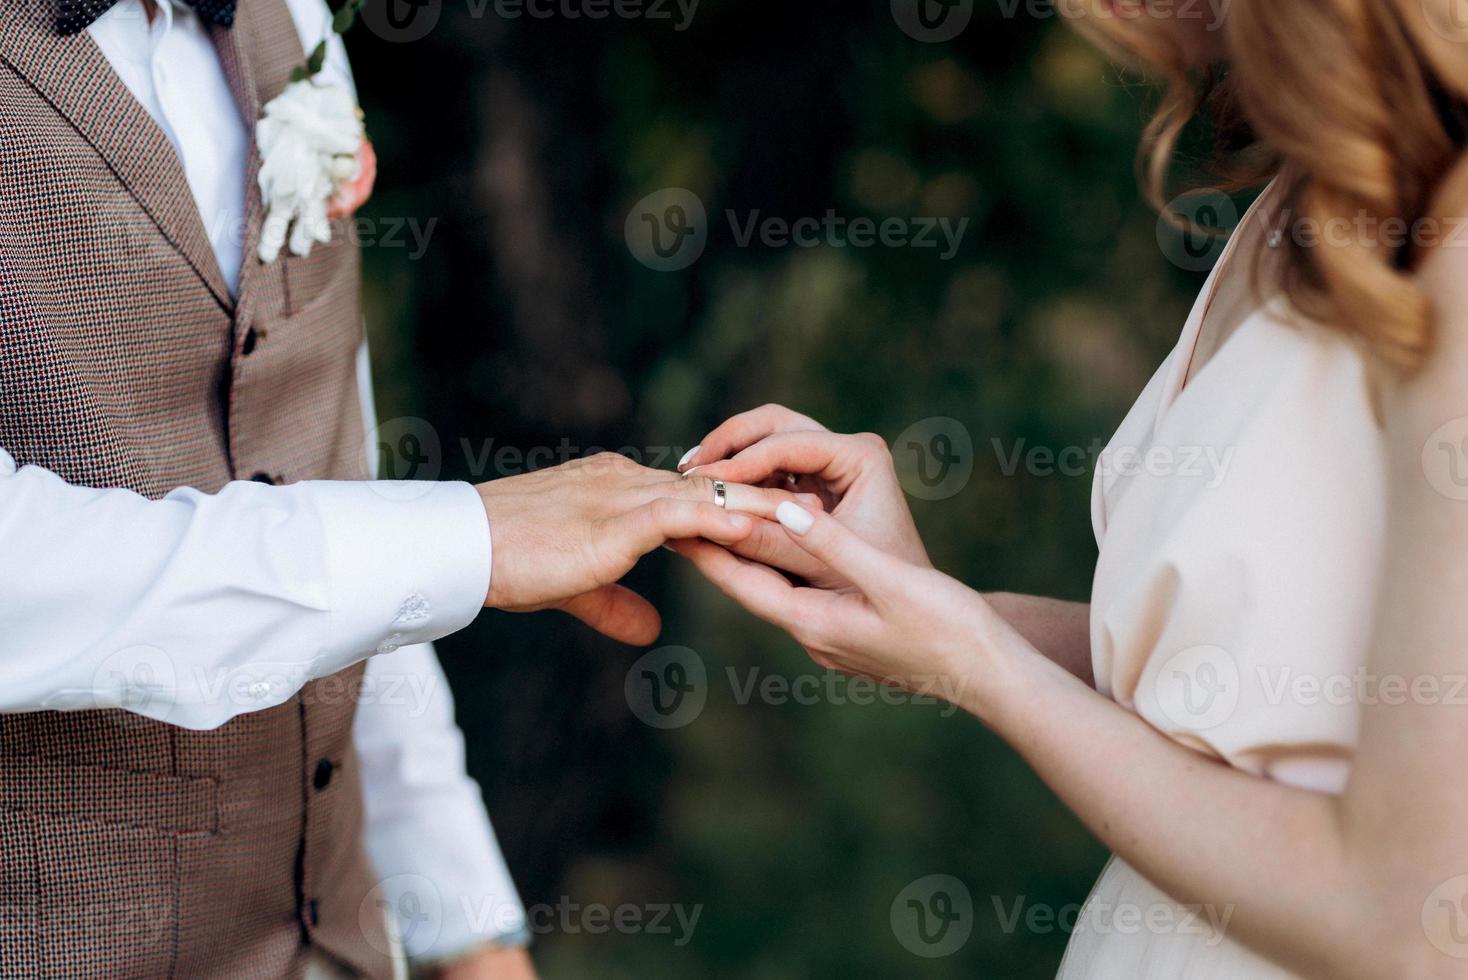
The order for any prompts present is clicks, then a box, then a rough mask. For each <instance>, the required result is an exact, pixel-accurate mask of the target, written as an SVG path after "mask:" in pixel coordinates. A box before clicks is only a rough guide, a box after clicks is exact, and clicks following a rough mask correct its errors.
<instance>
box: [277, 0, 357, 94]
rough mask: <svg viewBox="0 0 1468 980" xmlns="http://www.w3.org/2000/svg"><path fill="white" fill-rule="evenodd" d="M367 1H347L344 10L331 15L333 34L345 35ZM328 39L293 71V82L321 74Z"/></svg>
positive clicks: (323, 40) (322, 40)
mask: <svg viewBox="0 0 1468 980" xmlns="http://www.w3.org/2000/svg"><path fill="white" fill-rule="evenodd" d="M366 2H367V0H347V2H346V3H344V4H342V8H341V9H340V10H338V11H337V12H336V13H334V14H332V15H331V30H332V33H333V34H345V33H346V32H347V31H348V30H350V29H351V27H352V25H353V24H355V23H356V22H357V14H358V13H359V12H360V11H361V10H362V6H363V4H365V3H366ZM326 41H327V39H326V38H324V37H323V38H322V39H321V40H320V41H318V42H317V44H316V47H314V48H312V49H311V53H310V54H309V55H307V56H306V63H305V64H304V65H296V67H294V68H292V69H291V81H292V82H304V81H306V79H308V78H314V77H315V76H316V75H318V74H320V72H321V68H322V66H324V65H325V64H326Z"/></svg>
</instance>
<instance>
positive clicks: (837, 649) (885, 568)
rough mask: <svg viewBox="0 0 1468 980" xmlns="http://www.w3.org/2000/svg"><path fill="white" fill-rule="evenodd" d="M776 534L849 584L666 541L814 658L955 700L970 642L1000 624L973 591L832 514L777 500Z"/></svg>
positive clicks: (981, 642) (970, 669)
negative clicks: (804, 578)
mask: <svg viewBox="0 0 1468 980" xmlns="http://www.w3.org/2000/svg"><path fill="white" fill-rule="evenodd" d="M776 517H777V519H778V521H779V526H778V527H776V533H779V534H782V535H784V536H785V537H786V540H787V541H788V542H789V544H790V546H791V547H793V548H795V549H797V550H799V551H801V552H802V553H804V554H805V555H807V556H808V557H809V558H810V559H811V560H813V561H814V562H816V563H818V564H820V565H822V566H826V567H828V568H830V569H831V570H832V571H833V572H834V573H835V574H836V575H838V576H840V577H841V578H842V579H844V580H845V581H847V582H849V583H850V586H849V587H848V588H846V589H843V590H831V589H821V588H809V587H802V586H796V585H792V584H791V583H790V582H789V581H788V580H787V579H786V578H785V577H784V576H783V575H780V574H779V573H777V572H775V571H773V570H772V569H770V568H768V567H766V566H764V565H762V564H758V563H756V562H752V561H748V560H746V559H744V558H741V557H739V556H737V555H735V554H732V553H731V552H730V551H729V550H728V549H726V548H724V547H720V546H719V545H716V544H712V543H710V542H707V541H680V542H677V543H676V544H675V545H674V547H675V548H676V549H677V550H678V551H679V553H681V554H682V555H684V556H685V557H687V558H689V559H690V560H691V561H692V562H693V563H694V565H696V566H697V567H698V569H699V571H701V572H702V573H703V574H704V575H705V576H707V577H708V579H709V580H710V581H712V582H713V583H714V584H715V585H716V586H718V588H719V589H720V590H722V591H723V592H724V593H725V594H727V595H728V596H730V597H731V598H733V599H734V600H735V601H736V602H738V603H739V604H740V605H742V606H744V607H745V608H746V609H748V610H749V611H750V612H752V613H754V614H755V615H756V616H758V617H760V618H761V619H764V620H766V621H767V622H770V623H773V624H774V625H776V626H778V627H780V628H781V629H783V630H785V631H786V632H788V633H789V634H790V635H791V636H793V637H795V639H796V641H797V642H798V643H800V645H801V646H803V647H804V648H805V649H806V651H807V652H808V653H809V654H810V656H811V659H813V660H814V661H815V662H816V663H817V664H818V665H820V666H821V667H824V668H826V669H833V670H840V671H843V672H845V673H848V674H856V675H860V676H863V677H868V678H871V679H873V680H876V681H879V682H881V683H885V684H891V685H895V686H899V687H903V688H906V689H908V690H911V691H915V692H918V693H922V694H932V695H936V696H939V697H943V698H945V699H947V700H949V701H953V702H955V703H958V702H959V701H960V696H961V695H962V694H963V686H964V685H965V684H966V683H967V681H968V679H969V678H971V677H972V676H974V674H975V670H976V665H975V663H974V651H975V649H985V648H986V647H987V645H988V644H987V638H988V637H991V636H993V635H995V631H996V630H1000V629H1003V628H1004V627H1003V622H1002V620H1001V619H1000V618H999V617H998V615H997V614H995V613H994V611H993V610H992V609H991V608H990V606H989V604H988V603H987V602H986V601H985V600H984V598H983V597H982V596H981V595H979V593H977V592H975V591H974V590H972V589H970V588H968V587H967V586H965V585H964V584H963V583H961V582H958V581H956V580H955V579H952V578H950V577H949V576H947V575H944V574H943V573H941V572H939V571H937V570H935V569H933V568H932V567H931V566H929V565H927V564H916V563H914V562H911V561H908V560H907V559H905V558H902V557H899V556H897V555H894V554H891V553H890V552H887V551H884V550H882V549H881V548H879V547H877V546H875V545H873V544H871V543H868V542H867V541H865V540H863V538H862V537H861V535H859V534H858V533H857V532H856V531H854V530H852V529H851V528H850V527H848V526H847V525H846V524H844V523H843V522H842V521H841V520H840V519H838V518H837V517H835V516H833V515H827V514H824V513H819V512H815V511H812V510H807V509H805V508H802V507H800V506H799V505H797V504H794V503H788V502H787V503H782V504H780V505H779V506H778V508H777V509H776Z"/></svg>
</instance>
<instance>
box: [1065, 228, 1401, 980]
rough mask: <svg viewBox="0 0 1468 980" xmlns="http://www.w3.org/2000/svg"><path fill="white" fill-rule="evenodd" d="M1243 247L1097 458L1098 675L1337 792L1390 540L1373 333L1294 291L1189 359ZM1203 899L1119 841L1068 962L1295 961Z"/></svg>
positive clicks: (1293, 777)
mask: <svg viewBox="0 0 1468 980" xmlns="http://www.w3.org/2000/svg"><path fill="white" fill-rule="evenodd" d="M1232 250H1233V246H1232V243H1231V245H1230V249H1229V252H1226V253H1225V254H1224V256H1223V257H1222V259H1221V260H1220V262H1219V263H1218V265H1217V267H1216V268H1215V269H1214V273H1213V277H1211V278H1210V279H1209V282H1208V284H1207V285H1206V286H1205V287H1204V289H1203V292H1202V294H1201V295H1200V297H1199V299H1198V302H1197V304H1196V305H1195V307H1194V309H1193V312H1192V315H1191V316H1190V318H1189V321H1188V323H1187V325H1186V327H1185V328H1184V330H1183V333H1182V337H1181V339H1180V340H1179V341H1178V345H1177V347H1176V348H1175V349H1174V350H1173V352H1172V354H1171V355H1170V356H1169V357H1168V358H1167V360H1166V361H1165V362H1164V363H1163V365H1162V367H1161V368H1160V369H1159V370H1158V372H1157V374H1156V375H1155V376H1154V377H1153V378H1152V380H1151V382H1150V383H1149V384H1148V385H1147V387H1146V389H1145V390H1144V391H1143V392H1142V395H1141V398H1140V399H1139V400H1138V401H1137V403H1136V405H1135V406H1134V407H1133V408H1132V410H1131V412H1130V413H1129V414H1128V415H1127V417H1126V419H1125V420H1124V421H1123V422H1122V424H1121V427H1120V429H1119V430H1118V431H1117V433H1116V435H1115V437H1114V438H1113V439H1112V442H1111V445H1110V447H1109V448H1108V450H1107V453H1106V454H1105V456H1104V457H1103V459H1102V462H1101V464H1100V465H1099V467H1098V472H1097V475H1096V481H1095V487H1094V493H1093V519H1094V523H1095V530H1096V537H1097V540H1098V541H1099V544H1100V549H1101V553H1100V558H1099V560H1098V564H1097V568H1096V578H1095V584H1094V588H1093V592H1092V597H1091V643H1092V659H1093V664H1094V667H1095V672H1096V681H1097V687H1098V688H1099V689H1100V691H1101V692H1102V693H1103V694H1106V695H1109V696H1110V697H1112V698H1114V699H1115V700H1116V701H1117V702H1118V703H1120V704H1121V705H1123V706H1125V707H1126V708H1128V709H1130V710H1133V711H1135V712H1137V713H1138V714H1139V715H1140V716H1141V717H1142V718H1144V719H1146V720H1147V721H1148V722H1149V723H1150V724H1152V725H1153V726H1155V727H1156V728H1157V729H1158V730H1159V731H1161V732H1163V733H1165V734H1166V735H1168V736H1169V737H1171V738H1174V739H1176V740H1177V741H1179V742H1181V743H1183V744H1184V745H1187V746H1189V747H1191V748H1193V749H1196V750H1197V751H1199V752H1201V753H1204V754H1206V755H1208V756H1209V757H1211V758H1215V759H1221V760H1223V761H1225V762H1227V763H1228V764H1229V765H1231V766H1235V767H1237V768H1239V769H1242V770H1244V771H1246V772H1249V773H1253V774H1255V775H1258V776H1261V777H1263V778H1265V779H1271V780H1275V781H1277V782H1280V783H1287V784H1290V785H1294V786H1299V787H1303V788H1308V789H1311V790H1319V791H1324V792H1331V793H1339V792H1340V791H1341V789H1342V788H1343V787H1344V785H1345V782H1346V778H1347V775H1348V773H1349V770H1350V765H1351V759H1352V756H1353V754H1354V751H1355V746H1356V740H1357V732H1358V726H1359V712H1360V709H1359V700H1358V698H1357V697H1356V692H1357V691H1359V690H1361V689H1362V688H1361V687H1360V686H1359V685H1360V684H1361V683H1363V680H1362V676H1361V675H1362V672H1363V671H1364V664H1365V657H1366V641H1367V636H1368V634H1369V630H1370V627H1371V620H1372V609H1373V604H1374V601H1375V598H1374V597H1375V592H1376V577H1377V574H1378V573H1377V567H1378V562H1379V557H1380V552H1381V545H1382V532H1383V525H1384V518H1385V485H1384V484H1385V463H1384V454H1383V449H1382V443H1381V437H1380V434H1379V431H1378V427H1377V425H1376V422H1375V420H1374V416H1373V413H1372V410H1371V405H1370V402H1369V397H1368V390H1367V384H1366V379H1365V369H1364V363H1363V361H1362V358H1361V356H1360V355H1359V353H1358V352H1357V351H1356V350H1355V349H1354V348H1353V347H1352V346H1351V345H1349V344H1348V343H1347V342H1346V341H1344V340H1343V339H1341V338H1340V336H1339V335H1337V334H1334V333H1331V332H1328V331H1325V330H1322V329H1320V328H1318V327H1308V326H1299V325H1296V324H1294V323H1291V322H1287V318H1286V312H1287V311H1286V310H1285V308H1284V307H1283V306H1282V305H1281V303H1280V302H1279V301H1271V302H1268V303H1265V304H1264V306H1263V307H1262V308H1259V309H1256V310H1255V311H1254V312H1253V313H1252V315H1250V316H1249V318H1248V319H1247V320H1245V321H1244V322H1243V323H1242V325H1241V326H1239V327H1238V328H1237V330H1236V331H1235V332H1234V333H1233V335H1232V336H1231V337H1229V338H1228V339H1227V341H1226V342H1225V343H1224V345H1223V346H1222V347H1221V348H1220V349H1219V350H1218V351H1217V353H1216V354H1214V355H1213V357H1212V358H1210V359H1209V360H1208V361H1207V363H1206V364H1203V365H1202V366H1201V368H1199V369H1198V370H1197V372H1196V373H1195V374H1194V375H1193V376H1192V377H1189V376H1188V375H1189V367H1190V362H1191V361H1192V359H1193V353H1194V349H1195V346H1196V344H1197V341H1198V336H1199V328H1200V326H1201V325H1202V323H1203V320H1204V316H1205V313H1206V311H1207V308H1208V306H1209V303H1210V302H1211V299H1212V297H1213V295H1214V293H1215V289H1216V286H1217V281H1218V277H1219V276H1220V275H1247V269H1246V268H1245V266H1244V264H1243V263H1235V264H1234V265H1233V266H1231V265H1230V261H1229V260H1230V258H1231V255H1230V254H1229V253H1230V252H1231V251H1232ZM1128 453H1132V454H1133V455H1132V456H1131V457H1128V455H1127V454H1128ZM1115 764H1116V765H1117V766H1119V767H1122V766H1126V765H1127V764H1128V762H1127V760H1126V759H1117V760H1115ZM1189 911H1190V910H1187V909H1183V908H1181V907H1179V906H1177V905H1176V904H1175V903H1173V902H1172V900H1171V899H1169V898H1167V897H1166V896H1165V895H1163V894H1162V893H1161V892H1160V891H1158V890H1157V889H1156V888H1154V887H1153V886H1152V885H1151V884H1150V883H1149V882H1148V881H1146V880H1145V879H1144V878H1142V877H1141V875H1139V874H1138V873H1137V872H1136V871H1134V870H1133V869H1132V868H1131V867H1129V866H1128V865H1127V864H1126V863H1125V862H1123V861H1121V860H1120V859H1119V858H1114V859H1113V860H1112V861H1111V863H1110V864H1109V865H1107V867H1106V870H1105V871H1104V872H1103V873H1102V875H1101V878H1100V880H1099V881H1098V882H1097V883H1096V886H1095V889H1094V890H1093V892H1092V894H1091V896H1090V898H1089V899H1088V900H1087V903H1086V906H1085V909H1084V910H1083V911H1082V913H1081V916H1080V919H1079V921H1078V923H1077V926H1076V928H1075V930H1074V931H1073V933H1072V937H1071V941H1070V945H1069V947H1068V949H1067V951H1066V957H1065V961H1064V963H1063V965H1062V967H1061V970H1060V976H1061V977H1062V978H1064V980H1077V978H1087V980H1161V978H1166V980H1174V978H1187V980H1210V978H1220V980H1221V978H1240V977H1242V978H1259V977H1269V978H1275V977H1286V976H1289V974H1288V973H1286V972H1285V971H1284V970H1282V969H1280V968H1279V967H1276V966H1274V965H1272V964H1270V963H1268V962H1267V961H1265V960H1263V959H1262V958H1260V957H1258V956H1256V955H1254V954H1253V953H1251V952H1250V951H1248V950H1246V949H1244V948H1243V947H1242V946H1240V945H1238V944H1237V943H1236V942H1234V941H1233V940H1232V939H1231V938H1229V937H1228V935H1227V929H1224V930H1223V934H1222V935H1221V936H1220V935H1218V934H1216V933H1214V932H1212V931H1211V930H1210V928H1209V927H1208V922H1209V918H1208V915H1207V912H1208V910H1203V909H1200V910H1198V912H1199V916H1198V918H1197V919H1193V920H1191V921H1187V920H1189V916H1188V914H1187V913H1188V912H1189ZM1212 912H1213V918H1214V921H1220V920H1221V918H1222V916H1224V915H1226V914H1227V909H1226V907H1219V908H1215V909H1213V910H1212ZM1149 916H1150V918H1149Z"/></svg>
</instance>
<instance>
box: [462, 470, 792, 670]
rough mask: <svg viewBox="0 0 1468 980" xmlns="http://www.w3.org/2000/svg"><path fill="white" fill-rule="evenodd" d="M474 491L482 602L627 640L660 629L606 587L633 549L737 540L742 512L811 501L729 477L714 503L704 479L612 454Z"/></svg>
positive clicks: (635, 598)
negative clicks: (484, 545) (485, 523)
mask: <svg viewBox="0 0 1468 980" xmlns="http://www.w3.org/2000/svg"><path fill="white" fill-rule="evenodd" d="M478 489H479V494H480V497H481V499H483V501H484V509H485V512H486V513H487V514H488V515H489V522H490V531H491V535H492V546H493V570H492V572H491V574H490V585H489V594H488V596H486V598H485V605H486V606H490V607H493V608H496V609H506V610H511V611H515V612H532V611H535V610H539V609H553V608H554V609H563V610H565V611H566V612H568V613H570V614H571V615H573V616H575V617H576V618H578V619H580V620H582V621H583V622H585V623H587V624H588V625H590V626H592V627H593V628H595V629H597V630H599V631H601V632H602V633H605V634H606V635H608V636H610V637H612V638H613V639H617V640H621V641H622V642H624V643H632V644H647V643H651V642H652V641H653V640H655V639H657V635H658V632H659V631H660V629H661V621H660V619H659V617H658V614H657V610H655V609H654V608H653V607H652V605H651V604H650V603H648V602H647V600H646V599H643V598H642V597H641V596H639V595H637V594H636V593H634V592H632V591H630V590H629V589H626V588H623V587H622V586H619V585H616V584H615V583H616V582H617V580H618V579H620V578H622V576H624V575H626V574H627V573H628V572H629V571H631V569H632V567H633V566H634V565H635V564H636V563H637V560H638V559H639V558H641V557H642V556H643V555H645V554H647V553H648V552H649V551H652V550H653V549H654V548H657V547H659V546H661V545H663V544H665V543H666V542H668V541H671V540H678V539H681V538H706V539H708V540H710V541H716V542H718V543H720V544H723V545H726V546H728V545H734V544H737V543H738V542H739V541H741V540H743V539H744V538H746V537H748V536H749V535H750V534H751V533H752V532H753V530H754V524H755V522H754V521H753V520H751V518H750V516H746V515H753V516H755V517H763V518H767V519H773V517H774V514H775V508H776V507H778V506H779V504H780V503H781V502H782V501H786V500H798V501H799V502H800V503H802V504H804V505H805V506H807V507H819V501H817V500H815V499H814V498H812V497H809V496H798V495H794V494H791V493H788V492H785V491H781V490H772V489H764V488H757V487H748V486H741V485H738V484H733V483H731V484H729V485H728V495H727V507H726V508H721V507H719V506H717V505H716V504H715V498H714V488H713V481H712V480H711V479H707V478H703V477H698V476H693V477H682V476H679V475H678V474H676V473H668V472H664V471H661V470H653V469H648V468H647V467H645V466H640V465H638V464H636V463H634V462H632V461H631V460H629V459H627V458H626V457H624V456H618V455H616V454H615V453H603V454H602V455H599V456H593V457H590V458H588V459H580V460H574V461H572V462H570V463H566V464H564V465H562V466H557V467H554V468H551V469H545V470H539V471H537V472H534V473H528V474H525V475H523V476H516V477H509V478H506V479H502V480H495V481H493V482H491V483H485V484H481V485H480V486H479V488H478Z"/></svg>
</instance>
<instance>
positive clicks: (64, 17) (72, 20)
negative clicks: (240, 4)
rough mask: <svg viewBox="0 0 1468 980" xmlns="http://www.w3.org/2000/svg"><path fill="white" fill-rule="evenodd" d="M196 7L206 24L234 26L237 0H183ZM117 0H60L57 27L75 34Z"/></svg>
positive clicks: (64, 32)
mask: <svg viewBox="0 0 1468 980" xmlns="http://www.w3.org/2000/svg"><path fill="white" fill-rule="evenodd" d="M183 2H184V3H185V4H187V5H188V6H190V7H193V8H194V12H195V13H196V14H198V15H199V19H200V20H202V21H203V22H204V23H205V24H218V25H219V26H220V27H232V26H234V5H235V0H183ZM115 3H117V0H59V3H58V5H57V10H56V29H57V30H58V31H60V32H61V33H62V34H75V33H77V32H78V31H84V30H86V29H87V25H88V24H90V23H91V22H92V21H94V20H96V19H97V18H98V17H101V16H102V15H103V14H105V13H106V12H107V11H108V10H109V9H110V8H111V7H112V6H113V5H114V4H115Z"/></svg>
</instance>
